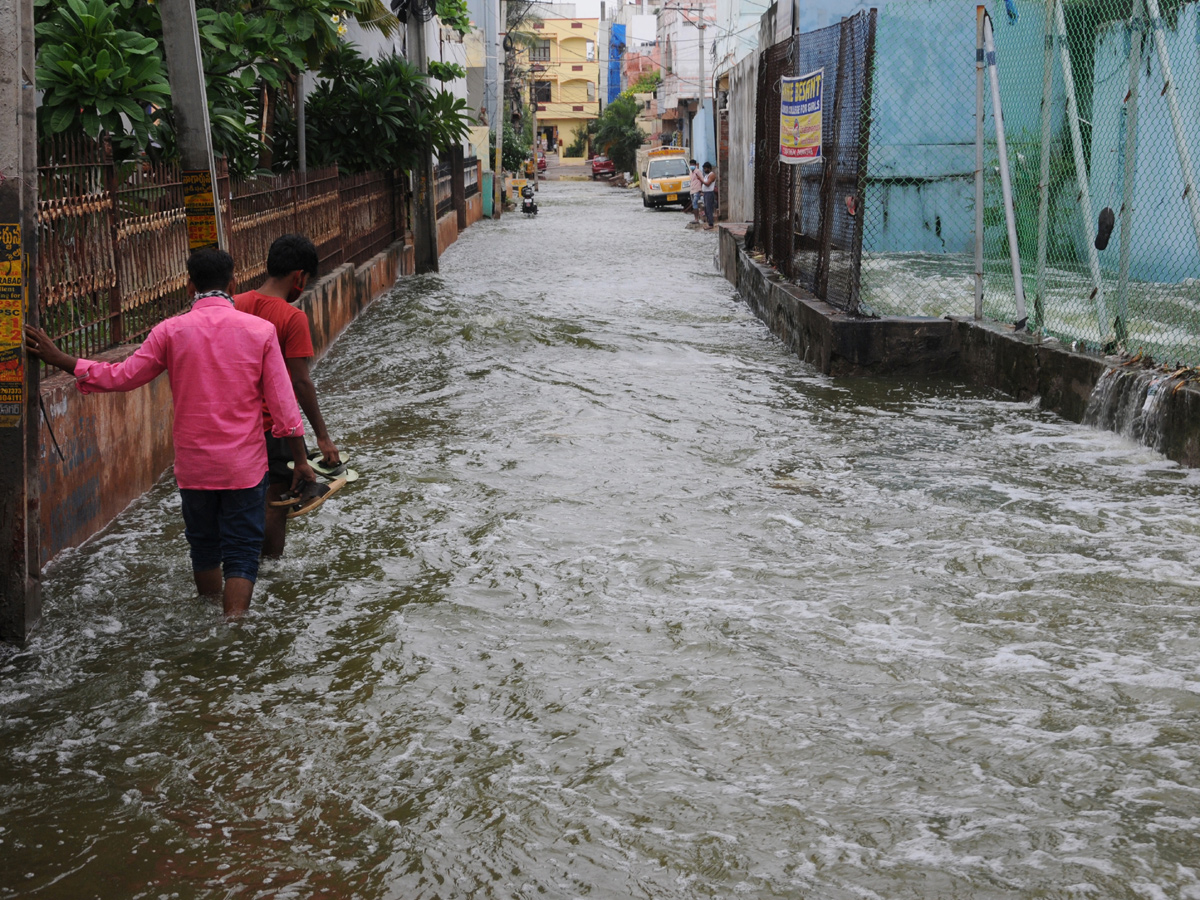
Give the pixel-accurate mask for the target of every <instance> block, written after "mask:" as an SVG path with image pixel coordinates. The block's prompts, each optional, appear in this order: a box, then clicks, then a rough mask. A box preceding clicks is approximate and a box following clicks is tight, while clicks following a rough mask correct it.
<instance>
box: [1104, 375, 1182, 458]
mask: <svg viewBox="0 0 1200 900" xmlns="http://www.w3.org/2000/svg"><path fill="white" fill-rule="evenodd" d="M1181 383H1182V382H1181V381H1180V380H1179V379H1178V378H1172V377H1170V376H1168V375H1164V374H1163V373H1162V372H1156V371H1153V370H1146V369H1126V368H1112V369H1109V370H1108V371H1107V372H1105V373H1104V374H1103V375H1102V376H1101V377H1100V380H1099V381H1097V382H1096V385H1095V387H1093V388H1092V395H1091V397H1090V398H1089V399H1088V405H1087V410H1086V411H1085V412H1084V414H1083V422H1084V424H1085V425H1091V426H1093V427H1096V428H1103V429H1105V430H1106V431H1115V432H1116V433H1117V434H1120V435H1122V436H1124V437H1127V438H1130V439H1132V440H1135V441H1137V442H1139V443H1141V444H1144V445H1146V446H1147V447H1153V448H1154V449H1155V450H1158V451H1160V452H1161V451H1162V450H1163V448H1164V445H1165V443H1166V431H1165V428H1164V424H1165V422H1166V414H1167V406H1168V404H1167V402H1166V401H1167V398H1168V397H1169V396H1170V395H1171V393H1172V392H1173V391H1174V390H1175V389H1176V388H1177V387H1178V386H1179V385H1180V384H1181Z"/></svg>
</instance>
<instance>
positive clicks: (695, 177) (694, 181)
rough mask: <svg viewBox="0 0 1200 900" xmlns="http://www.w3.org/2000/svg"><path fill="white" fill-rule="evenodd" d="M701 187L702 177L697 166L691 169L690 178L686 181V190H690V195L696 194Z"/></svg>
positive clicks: (702, 183) (702, 184)
mask: <svg viewBox="0 0 1200 900" xmlns="http://www.w3.org/2000/svg"><path fill="white" fill-rule="evenodd" d="M703 186H704V176H703V175H701V174H700V167H699V166H697V167H696V168H694V169H692V177H691V178H690V179H689V180H688V188H689V189H690V190H691V193H693V194H698V193H700V189H701V188H702V187H703Z"/></svg>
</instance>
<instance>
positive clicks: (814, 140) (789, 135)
mask: <svg viewBox="0 0 1200 900" xmlns="http://www.w3.org/2000/svg"><path fill="white" fill-rule="evenodd" d="M824 86H825V70H824V69H823V68H821V69H817V70H816V71H815V72H809V73H808V74H807V75H801V76H799V77H796V78H790V77H784V78H781V79H780V80H779V160H780V162H785V163H790V164H792V165H798V164H800V163H811V162H820V161H821V124H822V123H821V118H822V115H821V113H822V104H821V98H822V96H823V95H824V90H823V89H824Z"/></svg>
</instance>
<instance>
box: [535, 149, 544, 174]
mask: <svg viewBox="0 0 1200 900" xmlns="http://www.w3.org/2000/svg"><path fill="white" fill-rule="evenodd" d="M537 166H538V171H539V172H545V171H546V154H545V153H544V152H543V151H541V150H539V151H538V163H537Z"/></svg>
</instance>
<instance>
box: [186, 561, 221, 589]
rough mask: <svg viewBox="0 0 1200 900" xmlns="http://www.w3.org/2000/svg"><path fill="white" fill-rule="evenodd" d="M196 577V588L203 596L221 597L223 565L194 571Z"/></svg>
mask: <svg viewBox="0 0 1200 900" xmlns="http://www.w3.org/2000/svg"><path fill="white" fill-rule="evenodd" d="M192 575H193V577H194V578H195V579H196V590H197V591H199V592H200V596H201V597H220V596H221V590H222V587H221V583H222V578H221V567H220V566H217V567H216V568H215V569H205V570H204V571H203V572H192Z"/></svg>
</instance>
